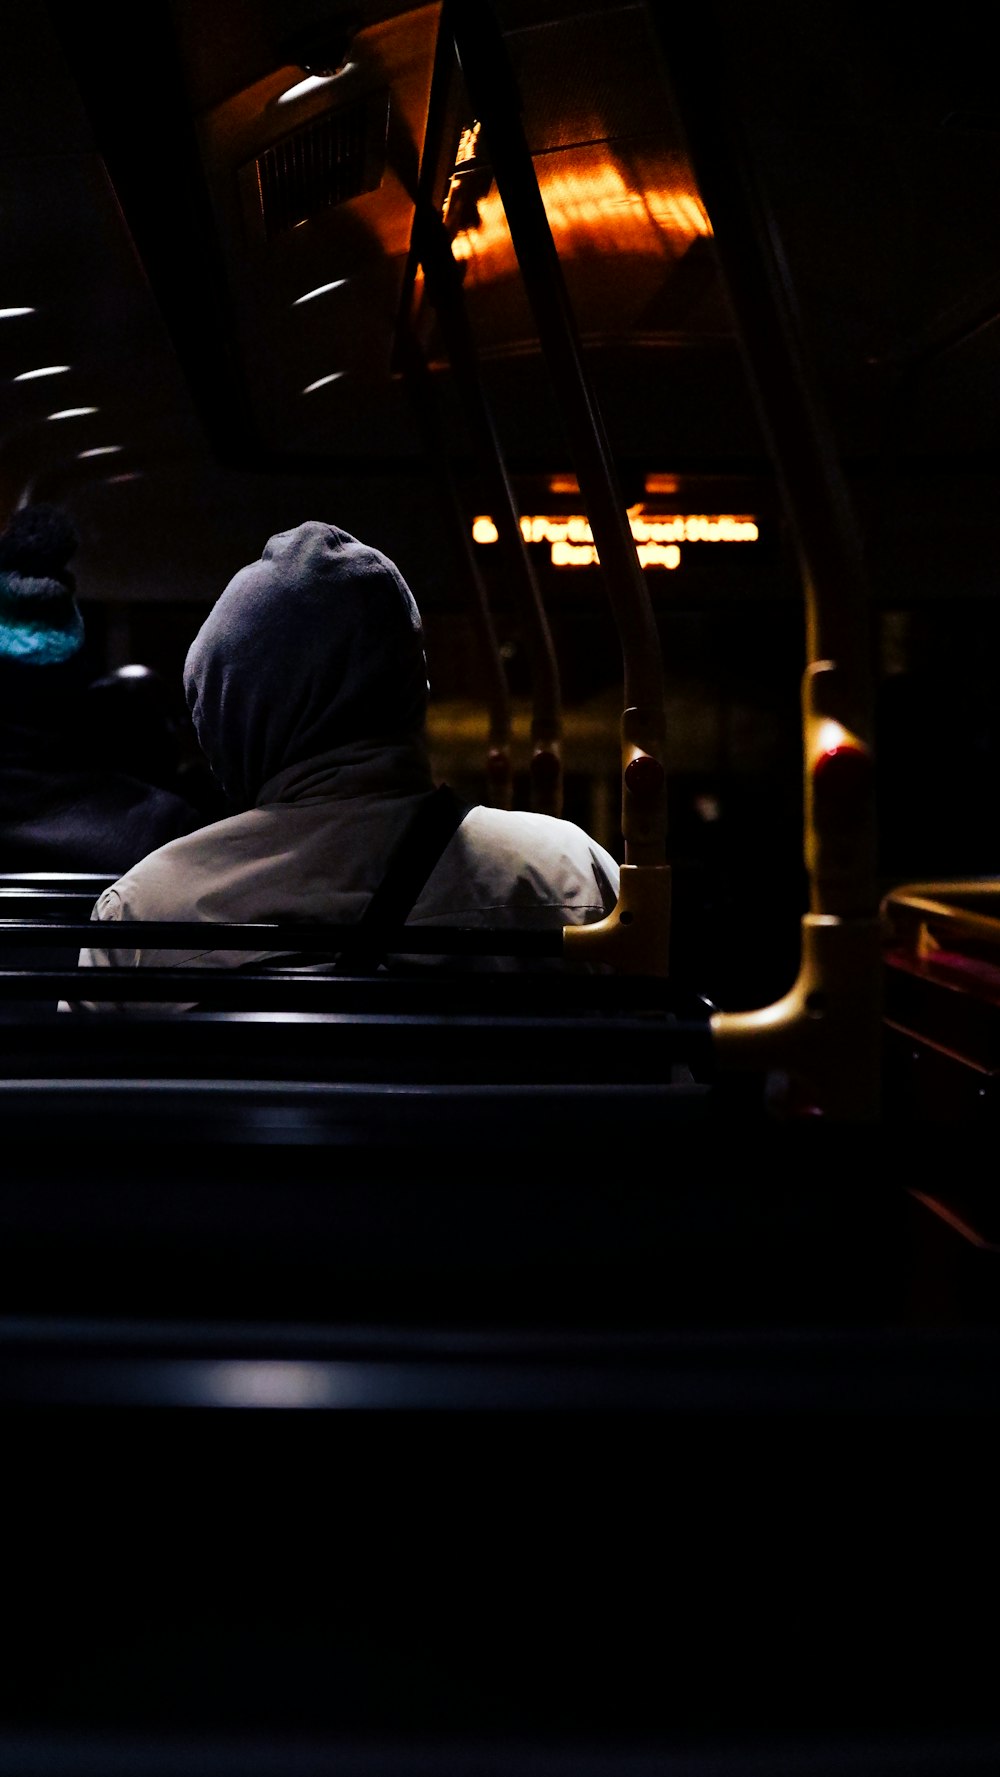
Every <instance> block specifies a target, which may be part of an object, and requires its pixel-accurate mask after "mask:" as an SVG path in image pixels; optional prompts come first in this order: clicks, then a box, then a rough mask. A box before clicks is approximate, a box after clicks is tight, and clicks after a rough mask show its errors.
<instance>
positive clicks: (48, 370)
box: [13, 364, 69, 383]
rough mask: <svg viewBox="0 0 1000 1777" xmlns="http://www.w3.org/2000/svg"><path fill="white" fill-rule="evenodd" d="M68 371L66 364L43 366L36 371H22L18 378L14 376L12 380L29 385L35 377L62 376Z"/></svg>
mask: <svg viewBox="0 0 1000 1777" xmlns="http://www.w3.org/2000/svg"><path fill="white" fill-rule="evenodd" d="M68 369H69V365H68V364H43V365H41V367H40V368H39V369H38V370H22V371H21V374H20V376H15V377H14V379H13V380H14V382H16V383H30V382H34V380H35V378H36V377H37V376H62V375H63V373H64V372H65V371H67V370H68Z"/></svg>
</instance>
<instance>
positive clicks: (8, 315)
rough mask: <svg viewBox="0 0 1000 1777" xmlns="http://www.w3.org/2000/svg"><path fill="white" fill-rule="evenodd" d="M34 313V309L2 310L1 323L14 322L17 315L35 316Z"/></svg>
mask: <svg viewBox="0 0 1000 1777" xmlns="http://www.w3.org/2000/svg"><path fill="white" fill-rule="evenodd" d="M34 312H35V311H34V309H32V308H11V309H0V321H13V319H14V317H15V316H16V315H33V314H34Z"/></svg>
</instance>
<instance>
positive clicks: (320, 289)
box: [292, 278, 347, 309]
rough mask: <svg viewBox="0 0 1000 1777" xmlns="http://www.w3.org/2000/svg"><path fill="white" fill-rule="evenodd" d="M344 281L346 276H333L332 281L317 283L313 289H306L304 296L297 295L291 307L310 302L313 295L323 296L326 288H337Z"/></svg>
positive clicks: (294, 307)
mask: <svg viewBox="0 0 1000 1777" xmlns="http://www.w3.org/2000/svg"><path fill="white" fill-rule="evenodd" d="M346 283H347V279H346V278H334V279H333V281H332V283H329V284H317V285H316V288H315V290H307V291H306V293H305V295H304V296H297V297H296V298H295V301H294V302H293V303H292V307H293V309H297V308H298V306H299V304H300V303H302V302H312V299H313V297H314V296H325V295H326V293H327V291H328V290H339V289H340V286H341V284H346Z"/></svg>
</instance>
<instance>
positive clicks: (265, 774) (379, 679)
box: [184, 520, 428, 806]
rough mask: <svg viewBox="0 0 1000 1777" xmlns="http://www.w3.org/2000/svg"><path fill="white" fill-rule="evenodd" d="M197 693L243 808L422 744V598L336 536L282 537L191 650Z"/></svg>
mask: <svg viewBox="0 0 1000 1777" xmlns="http://www.w3.org/2000/svg"><path fill="white" fill-rule="evenodd" d="M184 691H185V696H186V698H187V704H188V709H189V710H190V712H191V720H192V722H193V724H194V729H195V732H196V734H197V736H198V740H199V743H200V745H201V748H202V750H203V752H204V754H205V756H206V758H207V759H208V762H209V764H210V765H211V767H212V770H213V772H214V774H215V776H216V777H217V778H218V780H219V782H220V783H221V785H222V786H223V788H224V790H225V792H226V795H227V797H228V798H229V800H230V802H231V803H233V804H234V805H236V806H247V805H249V804H252V803H253V802H254V801H256V799H257V796H258V795H259V793H260V790H261V788H262V786H263V785H264V784H266V783H267V782H268V781H269V780H270V779H271V778H273V777H275V776H276V775H277V774H278V773H279V772H281V771H285V770H287V769H288V767H290V766H294V765H299V764H302V763H303V762H305V761H306V760H310V759H316V758H319V757H321V756H322V755H324V754H328V753H331V752H334V751H336V750H337V749H338V748H342V747H344V746H346V745H348V744H350V743H351V742H356V741H368V740H371V741H382V742H384V741H399V740H409V739H413V738H414V737H416V736H418V735H420V734H422V732H423V727H424V719H425V716H426V713H427V693H428V686H427V661H426V657H425V653H424V639H423V629H422V625H421V621H420V613H419V611H418V609H417V606H416V602H415V600H414V598H413V594H412V593H411V591H410V589H409V587H408V586H407V584H406V581H405V580H404V579H403V576H402V575H401V573H400V572H399V569H398V568H397V567H396V566H395V564H394V563H393V562H391V561H389V559H388V558H387V557H386V556H384V555H382V554H381V553H380V551H379V550H377V549H372V548H369V547H368V545H367V544H364V543H360V542H359V541H358V539H357V538H356V537H352V536H350V535H349V534H348V533H347V532H346V531H342V530H338V528H337V526H336V525H332V524H323V523H320V522H319V521H317V520H308V521H307V522H306V523H305V524H300V525H297V526H296V527H295V528H294V530H290V531H281V532H279V533H278V535H277V536H274V537H271V538H270V540H269V541H268V543H267V545H266V547H265V549H264V552H263V555H262V556H261V558H260V560H259V561H256V562H251V563H250V564H249V565H248V566H247V567H245V568H241V569H240V571H239V573H238V574H236V575H235V576H234V578H233V579H232V580H231V581H230V582H229V585H228V586H227V587H226V589H225V591H224V592H223V593H222V595H221V597H220V598H219V599H218V600H217V601H216V603H215V605H213V607H212V609H211V611H210V612H209V614H208V616H207V618H206V619H205V622H204V623H203V624H202V626H201V628H200V630H199V631H198V634H197V635H196V636H195V638H194V641H193V642H192V644H191V646H190V648H189V650H188V654H187V659H186V661H185V664H184Z"/></svg>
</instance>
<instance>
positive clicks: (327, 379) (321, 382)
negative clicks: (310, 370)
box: [302, 370, 344, 395]
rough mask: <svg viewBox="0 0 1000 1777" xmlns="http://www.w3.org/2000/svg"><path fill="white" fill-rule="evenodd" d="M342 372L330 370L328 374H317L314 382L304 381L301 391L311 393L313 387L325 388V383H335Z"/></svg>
mask: <svg viewBox="0 0 1000 1777" xmlns="http://www.w3.org/2000/svg"><path fill="white" fill-rule="evenodd" d="M343 374H344V373H343V371H342V370H331V372H330V374H329V376H318V377H317V378H316V381H315V382H314V383H306V386H305V388H304V389H303V391H302V393H303V395H311V394H312V392H313V390H314V389H325V388H326V385H327V383H335V382H336V381H337V378H338V377H341V376H343Z"/></svg>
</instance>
